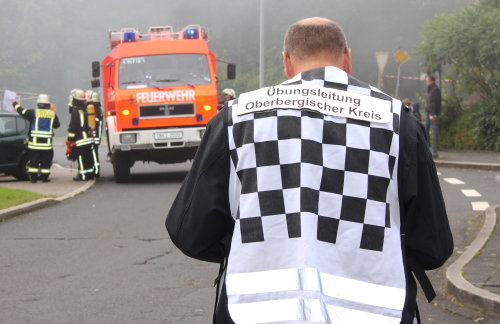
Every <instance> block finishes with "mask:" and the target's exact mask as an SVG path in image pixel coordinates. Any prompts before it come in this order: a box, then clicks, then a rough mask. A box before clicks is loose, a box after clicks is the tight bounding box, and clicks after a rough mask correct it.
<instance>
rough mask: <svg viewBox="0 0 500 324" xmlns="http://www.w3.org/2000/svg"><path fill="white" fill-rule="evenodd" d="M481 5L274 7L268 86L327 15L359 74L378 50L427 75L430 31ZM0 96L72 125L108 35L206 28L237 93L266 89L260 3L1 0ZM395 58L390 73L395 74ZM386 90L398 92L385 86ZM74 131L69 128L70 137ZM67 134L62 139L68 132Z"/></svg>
mask: <svg viewBox="0 0 500 324" xmlns="http://www.w3.org/2000/svg"><path fill="white" fill-rule="evenodd" d="M473 2H474V1H473V0H441V1H434V0H432V1H431V0H420V1H416V0H409V1H396V0H379V1H366V0H350V1H341V0H265V10H264V18H265V24H264V28H265V29H264V30H265V49H266V51H265V66H266V85H271V84H274V83H277V82H281V81H283V80H284V78H285V77H284V75H283V73H282V70H283V68H282V66H281V50H282V42H283V35H284V33H285V31H286V28H287V27H288V26H289V25H290V24H292V23H293V22H295V21H297V20H299V19H302V18H306V17H312V16H321V17H326V18H329V19H332V20H334V21H336V22H337V23H339V24H340V25H341V26H342V27H343V29H344V32H345V34H346V36H347V39H348V44H349V46H350V47H351V49H352V54H353V75H354V76H355V77H357V78H359V79H361V80H363V81H366V82H369V83H371V84H375V85H376V82H377V66H376V61H375V55H374V53H375V52H376V51H389V52H391V53H392V52H394V51H395V50H397V49H398V48H399V47H400V46H403V47H405V48H406V49H407V50H408V51H409V53H410V56H411V59H410V60H409V61H408V63H406V64H405V65H404V66H403V67H402V75H407V76H418V75H420V73H421V72H422V71H420V70H421V68H420V63H421V62H422V60H423V59H422V57H419V56H417V55H416V54H415V53H414V47H415V45H417V44H418V42H419V33H420V27H421V25H422V23H423V22H425V21H426V20H429V19H431V18H433V17H434V16H435V15H436V14H438V13H443V12H449V11H451V10H453V9H457V8H460V7H463V6H465V5H468V4H470V3H473ZM0 8H2V10H1V11H2V19H1V20H0V26H1V31H2V33H1V34H0V44H1V45H0V46H1V51H0V90H3V89H9V90H14V91H20V92H21V91H23V92H34V93H48V94H49V95H51V98H52V101H53V102H54V103H55V104H56V105H57V106H58V111H57V112H58V115H60V118H61V119H62V120H63V123H65V122H67V120H68V116H67V98H68V94H69V91H70V90H71V89H73V88H83V89H88V88H90V79H91V69H90V66H91V62H92V61H94V60H98V61H101V60H102V59H103V58H104V57H105V56H106V55H107V53H108V51H109V44H108V31H109V30H118V29H120V28H122V27H139V28H140V29H141V31H143V32H146V31H147V28H148V27H149V26H158V25H171V26H173V27H174V29H175V30H180V29H182V28H183V27H184V26H186V25H188V24H200V25H202V26H205V27H207V28H208V30H209V46H210V47H211V49H212V50H213V51H214V52H215V53H216V55H217V57H218V58H220V59H222V60H224V61H230V62H233V63H236V64H237V79H236V80H235V81H227V82H223V83H222V84H221V87H234V88H235V89H236V91H237V93H240V92H241V91H249V90H253V89H255V88H256V87H257V86H258V50H259V49H258V45H259V25H258V24H259V0H190V1H189V0H182V1H181V0H170V1H161V0H144V1H137V0H134V1H132V0H110V1H103V0H102V1H97V0H86V1H83V0H72V1H67V0H41V1H40V0H23V1H15V0H0ZM395 73H396V63H395V62H394V60H393V59H392V58H390V59H389V63H388V64H387V67H386V73H385V74H395ZM422 84H423V83H421V82H419V81H402V83H401V90H400V93H402V94H403V95H406V96H413V97H415V96H416V93H417V92H419V91H422ZM385 85H386V87H387V88H384V91H386V92H388V93H391V92H393V91H394V82H393V81H392V80H386V83H385ZM28 108H29V107H28ZM65 130H66V125H63V126H62V127H61V131H62V132H63V133H64V132H65ZM61 131H60V132H61Z"/></svg>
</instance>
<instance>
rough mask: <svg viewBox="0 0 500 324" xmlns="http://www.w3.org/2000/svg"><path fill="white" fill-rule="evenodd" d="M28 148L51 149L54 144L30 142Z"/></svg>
mask: <svg viewBox="0 0 500 324" xmlns="http://www.w3.org/2000/svg"><path fill="white" fill-rule="evenodd" d="M28 148H29V149H32V150H51V149H52V144H36V143H32V142H29V143H28Z"/></svg>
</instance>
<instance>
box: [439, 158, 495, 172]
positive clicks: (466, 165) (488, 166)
mask: <svg viewBox="0 0 500 324" xmlns="http://www.w3.org/2000/svg"><path fill="white" fill-rule="evenodd" d="M434 164H435V165H436V166H438V167H443V168H457V169H476V170H488V171H500V163H482V162H461V161H447V160H439V159H437V160H434Z"/></svg>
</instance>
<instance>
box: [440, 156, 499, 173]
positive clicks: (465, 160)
mask: <svg viewBox="0 0 500 324" xmlns="http://www.w3.org/2000/svg"><path fill="white" fill-rule="evenodd" d="M438 155H439V157H438V158H436V159H435V160H434V162H435V163H436V166H438V167H445V168H465V169H482V170H492V171H500V153H491V152H472V151H471V152H463V151H439V152H438Z"/></svg>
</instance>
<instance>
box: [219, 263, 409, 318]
mask: <svg viewBox="0 0 500 324" xmlns="http://www.w3.org/2000/svg"><path fill="white" fill-rule="evenodd" d="M226 286H227V294H228V296H231V295H248V294H259V293H270V292H279V291H296V290H302V291H315V292H320V293H321V294H322V295H325V296H329V297H333V298H337V299H343V300H348V301H352V302H358V303H363V304H366V305H370V306H377V307H383V308H388V309H394V310H402V309H403V306H404V301H405V289H402V288H394V287H387V286H383V285H377V284H373V283H369V282H365V281H360V280H354V279H349V278H343V277H339V276H335V275H331V274H327V273H323V272H319V271H317V270H316V269H313V268H307V269H280V270H268V271H259V272H247V273H236V274H232V273H228V274H227V277H226ZM380 296H384V298H380Z"/></svg>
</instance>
